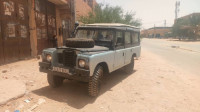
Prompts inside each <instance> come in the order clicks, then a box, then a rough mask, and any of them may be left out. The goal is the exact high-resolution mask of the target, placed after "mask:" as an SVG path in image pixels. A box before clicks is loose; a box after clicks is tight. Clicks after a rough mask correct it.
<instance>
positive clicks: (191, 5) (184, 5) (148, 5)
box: [96, 0, 200, 29]
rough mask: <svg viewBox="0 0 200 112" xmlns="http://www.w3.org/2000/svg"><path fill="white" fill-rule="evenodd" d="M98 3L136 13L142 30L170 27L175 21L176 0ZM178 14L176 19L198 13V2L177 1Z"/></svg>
mask: <svg viewBox="0 0 200 112" xmlns="http://www.w3.org/2000/svg"><path fill="white" fill-rule="evenodd" d="M96 1H97V2H98V3H104V4H110V5H111V6H121V7H122V8H123V9H124V10H125V11H132V12H135V13H136V18H140V19H141V20H142V24H143V25H142V28H143V29H147V28H151V27H154V24H155V26H156V27H159V26H164V21H165V20H166V25H167V26H172V25H173V23H174V19H175V3H176V1H177V0H96ZM179 1H180V12H179V16H178V17H182V16H185V15H188V14H190V13H195V12H199V13H200V0H179Z"/></svg>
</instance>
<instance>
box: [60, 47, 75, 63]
mask: <svg viewBox="0 0 200 112" xmlns="http://www.w3.org/2000/svg"><path fill="white" fill-rule="evenodd" d="M76 57H77V56H76V53H75V51H74V50H64V51H63V53H58V62H59V63H61V64H63V65H64V66H66V67H74V66H76Z"/></svg>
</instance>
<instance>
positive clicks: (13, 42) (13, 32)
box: [0, 0, 19, 62]
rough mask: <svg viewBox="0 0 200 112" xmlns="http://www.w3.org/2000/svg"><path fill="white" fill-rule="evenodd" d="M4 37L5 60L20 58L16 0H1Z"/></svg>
mask: <svg viewBox="0 0 200 112" xmlns="http://www.w3.org/2000/svg"><path fill="white" fill-rule="evenodd" d="M0 4H1V19H2V20H1V21H2V25H1V26H2V39H3V49H4V58H5V62H10V61H15V60H18V59H19V37H17V21H16V19H17V13H16V3H15V0H1V1H0Z"/></svg>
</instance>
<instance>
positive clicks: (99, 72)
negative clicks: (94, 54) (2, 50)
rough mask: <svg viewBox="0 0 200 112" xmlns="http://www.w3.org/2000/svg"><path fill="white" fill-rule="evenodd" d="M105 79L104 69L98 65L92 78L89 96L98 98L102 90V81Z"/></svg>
mask: <svg viewBox="0 0 200 112" xmlns="http://www.w3.org/2000/svg"><path fill="white" fill-rule="evenodd" d="M102 77H103V67H102V66H100V65H98V66H97V67H96V69H95V71H94V74H93V76H92V77H91V78H90V81H89V87H88V93H89V96H92V97H96V96H98V94H99V91H100V88H101V81H102Z"/></svg>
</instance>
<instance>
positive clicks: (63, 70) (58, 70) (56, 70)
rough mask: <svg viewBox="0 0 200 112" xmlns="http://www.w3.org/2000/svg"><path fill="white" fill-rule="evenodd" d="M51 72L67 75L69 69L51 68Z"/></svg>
mask: <svg viewBox="0 0 200 112" xmlns="http://www.w3.org/2000/svg"><path fill="white" fill-rule="evenodd" d="M53 71H55V72H61V73H69V69H65V68H60V67H53Z"/></svg>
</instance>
